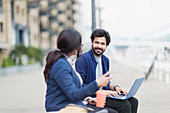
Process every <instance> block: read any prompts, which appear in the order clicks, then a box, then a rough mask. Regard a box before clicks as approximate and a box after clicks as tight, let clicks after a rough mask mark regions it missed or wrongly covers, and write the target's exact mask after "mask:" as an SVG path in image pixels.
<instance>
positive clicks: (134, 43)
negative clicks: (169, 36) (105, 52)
mask: <svg viewBox="0 0 170 113" xmlns="http://www.w3.org/2000/svg"><path fill="white" fill-rule="evenodd" d="M112 44H113V45H114V46H145V47H154V46H155V47H167V48H170V42H165V41H129V40H113V41H112Z"/></svg>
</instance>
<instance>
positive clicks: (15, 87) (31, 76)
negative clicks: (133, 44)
mask: <svg viewBox="0 0 170 113" xmlns="http://www.w3.org/2000/svg"><path fill="white" fill-rule="evenodd" d="M42 70H43V69H38V70H32V71H29V72H26V73H23V72H21V73H18V74H14V75H11V76H2V77H0V90H1V93H0V113H45V109H44V97H45V88H46V86H45V82H44V79H43V74H42ZM110 70H111V71H110V74H111V75H112V76H113V79H112V81H114V82H115V83H118V84H119V85H120V86H121V87H123V88H125V89H127V91H128V90H129V88H130V87H131V85H132V84H133V82H134V80H135V79H136V78H138V77H141V76H143V74H142V73H139V72H136V71H134V70H133V69H131V68H128V67H124V66H123V65H120V64H117V63H115V62H114V61H111V69H110ZM136 97H137V98H138V99H139V101H140V105H139V110H138V111H139V112H138V113H170V85H166V84H165V83H162V82H159V81H158V80H156V79H154V78H152V77H150V78H149V79H148V80H147V81H145V82H144V83H143V84H142V86H141V88H140V89H139V91H138V93H137V94H136Z"/></svg>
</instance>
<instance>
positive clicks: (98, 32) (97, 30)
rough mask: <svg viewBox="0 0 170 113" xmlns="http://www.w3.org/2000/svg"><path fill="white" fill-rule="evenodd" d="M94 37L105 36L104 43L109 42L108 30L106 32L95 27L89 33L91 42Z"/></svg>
mask: <svg viewBox="0 0 170 113" xmlns="http://www.w3.org/2000/svg"><path fill="white" fill-rule="evenodd" d="M95 37H106V44H107V46H108V45H109V43H110V42H111V39H110V34H109V32H107V31H106V30H104V29H96V30H94V31H93V33H92V34H91V37H90V38H91V41H92V43H93V41H94V38H95Z"/></svg>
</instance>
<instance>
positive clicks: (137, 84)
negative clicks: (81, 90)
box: [107, 77, 145, 100]
mask: <svg viewBox="0 0 170 113" xmlns="http://www.w3.org/2000/svg"><path fill="white" fill-rule="evenodd" d="M144 79H145V77H141V78H138V79H136V80H135V82H134V83H133V85H132V87H131V89H130V91H129V93H128V94H127V95H119V96H118V97H114V96H113V97H109V96H107V97H109V98H114V99H119V100H126V99H128V98H130V97H133V96H134V95H135V94H136V92H137V91H138V89H139V87H140V86H141V84H142V83H143V81H144Z"/></svg>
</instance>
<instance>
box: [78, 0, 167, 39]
mask: <svg viewBox="0 0 170 113" xmlns="http://www.w3.org/2000/svg"><path fill="white" fill-rule="evenodd" d="M80 1H84V3H83V4H82V6H83V7H86V8H85V10H86V11H85V14H86V16H85V17H86V19H85V20H86V21H91V4H90V3H91V0H80ZM85 1H86V2H85ZM96 4H100V6H101V8H102V12H101V20H102V28H104V29H106V30H108V31H109V32H110V34H111V35H112V36H113V37H117V38H119V37H120V38H125V39H135V38H151V39H154V38H159V37H166V36H167V35H168V34H170V0H96ZM87 15H88V16H87ZM97 19H98V18H97ZM86 25H87V23H86ZM87 26H89V27H91V23H88V25H87ZM89 27H87V28H89ZM97 27H98V26H97Z"/></svg>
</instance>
